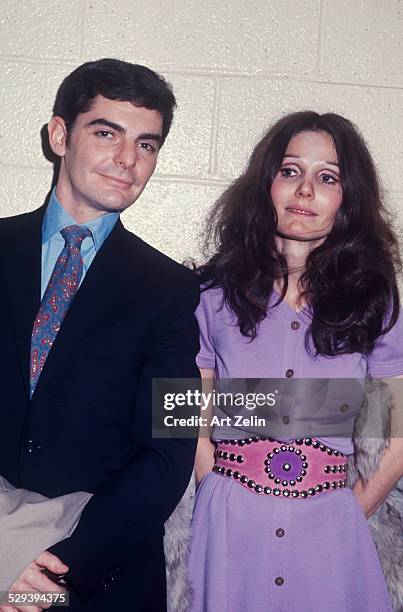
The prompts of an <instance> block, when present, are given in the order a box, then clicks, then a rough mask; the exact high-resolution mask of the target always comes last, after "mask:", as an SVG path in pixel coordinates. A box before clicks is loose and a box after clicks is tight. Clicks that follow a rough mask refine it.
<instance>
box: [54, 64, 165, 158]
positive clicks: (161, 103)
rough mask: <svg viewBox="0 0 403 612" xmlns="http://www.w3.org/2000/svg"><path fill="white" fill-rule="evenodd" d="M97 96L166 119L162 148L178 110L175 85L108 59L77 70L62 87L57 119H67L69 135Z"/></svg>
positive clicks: (57, 107) (55, 112) (129, 65)
mask: <svg viewBox="0 0 403 612" xmlns="http://www.w3.org/2000/svg"><path fill="white" fill-rule="evenodd" d="M96 96H103V97H104V98H108V99H109V100H121V101H122V102H131V103H132V104H134V105H135V106H144V107H145V108H149V109H151V110H156V111H158V112H159V113H161V115H162V134H161V146H162V144H163V143H164V141H165V138H166V137H167V135H168V132H169V129H170V127H171V123H172V118H173V112H174V109H175V106H176V100H175V96H174V94H173V92H172V87H171V85H170V84H169V83H168V82H167V81H165V79H164V77H162V76H161V75H159V74H157V73H156V72H154V71H153V70H150V68H146V67H145V66H140V65H139V64H130V63H129V62H122V61H121V60H117V59H109V58H104V59H100V60H96V61H94V62H87V63H85V64H82V65H81V66H79V67H78V68H76V69H75V70H74V71H73V72H72V73H71V74H69V75H68V76H67V77H66V78H65V79H64V81H63V82H62V84H61V85H60V87H59V89H58V92H57V94H56V100H55V104H54V107H53V115H57V116H59V117H62V119H64V122H65V124H66V127H67V130H68V132H69V131H71V129H72V127H73V125H74V122H75V120H76V118H77V115H79V114H80V113H86V112H87V111H89V110H90V108H91V105H92V103H93V101H94V99H95V98H96Z"/></svg>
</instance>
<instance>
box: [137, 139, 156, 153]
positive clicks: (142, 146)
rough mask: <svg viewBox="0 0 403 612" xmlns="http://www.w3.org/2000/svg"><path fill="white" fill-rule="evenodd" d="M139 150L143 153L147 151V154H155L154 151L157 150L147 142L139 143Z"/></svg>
mask: <svg viewBox="0 0 403 612" xmlns="http://www.w3.org/2000/svg"><path fill="white" fill-rule="evenodd" d="M139 148H140V149H142V150H143V151H147V152H148V153H155V151H156V150H157V149H156V147H155V146H154V145H152V144H150V143H149V142H140V143H139Z"/></svg>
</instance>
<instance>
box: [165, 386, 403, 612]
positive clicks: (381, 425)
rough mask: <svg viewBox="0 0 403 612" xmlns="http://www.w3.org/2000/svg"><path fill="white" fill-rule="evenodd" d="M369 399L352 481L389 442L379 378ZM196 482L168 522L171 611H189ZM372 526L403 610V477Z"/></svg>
mask: <svg viewBox="0 0 403 612" xmlns="http://www.w3.org/2000/svg"><path fill="white" fill-rule="evenodd" d="M366 397H367V399H366V401H365V402H364V405H363V407H362V410H361V413H360V417H359V418H358V419H357V422H356V427H355V435H354V445H355V454H354V455H353V456H352V457H351V458H350V461H349V484H350V486H353V485H354V483H355V481H356V480H357V478H358V477H361V478H362V480H363V481H364V482H367V481H368V479H369V478H370V477H371V475H372V474H373V473H374V472H375V471H376V469H377V467H378V465H379V461H380V459H381V457H382V454H383V452H384V450H385V448H386V447H387V446H388V444H389V436H390V410H391V406H392V402H391V397H390V394H389V392H388V390H387V388H386V386H385V385H384V384H383V383H381V382H380V381H375V380H368V383H367V394H366ZM194 490H195V487H194V480H193V479H192V481H191V483H190V484H189V486H188V489H187V491H186V493H185V495H184V497H183V499H182V500H181V502H180V503H179V505H178V507H177V508H176V510H175V512H174V513H173V514H172V516H171V517H170V519H169V520H168V521H167V523H166V525H165V531H166V535H165V542H164V544H165V556H166V562H167V589H168V612H187V611H188V610H189V607H190V602H191V588H190V585H189V583H188V582H187V577H186V560H187V552H188V548H189V540H190V520H191V515H192V509H193V502H194ZM369 526H370V529H371V532H372V536H373V538H374V541H375V545H376V547H377V550H378V554H379V558H380V560H381V565H382V568H383V571H384V574H385V577H386V582H387V586H388V589H389V593H390V597H391V599H392V604H393V609H394V612H403V478H401V479H400V480H399V482H397V484H396V486H395V487H394V489H392V491H391V492H390V493H389V495H388V497H387V498H386V499H385V501H384V502H383V504H382V505H381V506H380V508H378V510H377V511H376V512H375V513H374V514H373V515H372V516H371V518H370V519H369Z"/></svg>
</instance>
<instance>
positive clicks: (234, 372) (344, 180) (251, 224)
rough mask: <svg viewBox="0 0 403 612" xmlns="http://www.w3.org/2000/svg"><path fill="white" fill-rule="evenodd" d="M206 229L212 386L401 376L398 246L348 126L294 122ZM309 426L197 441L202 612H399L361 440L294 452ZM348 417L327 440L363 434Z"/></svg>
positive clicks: (306, 118)
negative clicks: (295, 433) (375, 530)
mask: <svg viewBox="0 0 403 612" xmlns="http://www.w3.org/2000/svg"><path fill="white" fill-rule="evenodd" d="M209 228H210V233H209V237H210V238H212V239H213V240H214V243H215V253H214V255H213V256H212V257H211V258H210V260H209V261H208V262H207V264H206V265H204V266H203V267H202V268H201V269H200V276H201V281H202V284H203V287H204V292H203V293H202V300H201V303H200V306H199V309H198V311H197V318H198V321H199V325H200V329H201V350H200V353H199V355H198V365H199V367H200V368H201V372H202V375H203V377H204V379H205V380H206V381H207V383H209V382H210V383H211V381H212V379H213V377H215V378H255V379H256V378H259V377H261V378H286V379H290V380H292V379H299V378H303V379H311V380H317V379H346V378H348V379H352V378H353V379H364V378H365V376H366V375H367V374H370V375H372V376H374V377H397V376H399V375H402V374H403V342H402V340H403V321H402V318H401V317H400V316H399V297H398V290H397V285H396V270H397V267H398V266H399V263H400V262H399V256H398V250H397V244H396V240H395V237H394V235H393V232H392V230H391V229H390V226H389V224H388V221H387V217H386V213H385V210H384V208H383V205H382V202H381V198H380V193H379V185H378V181H377V177H376V172H375V169H374V164H373V161H372V159H371V156H370V154H369V152H368V150H367V148H366V146H365V143H364V142H363V140H362V138H361V136H360V135H359V134H358V132H357V130H356V129H355V127H354V126H353V125H352V124H351V123H350V122H349V121H347V120H346V119H344V118H343V117H341V116H339V115H335V114H325V115H318V114H317V113H314V112H300V113H294V114H292V115H288V116H286V117H284V118H283V119H281V120H280V121H279V122H278V123H276V124H275V125H274V127H272V128H271V129H270V130H269V132H268V133H267V134H266V135H265V136H264V138H263V139H262V140H261V141H260V142H259V144H258V145H257V146H256V148H255V150H254V151H253V153H252V156H251V159H250V162H249V164H248V167H247V169H246V171H245V173H244V174H243V175H242V176H241V177H239V178H238V179H237V180H236V181H235V182H234V183H233V185H231V186H230V187H229V189H228V190H227V191H226V192H225V193H224V194H223V195H222V196H221V198H220V199H219V201H218V202H217V204H216V206H215V208H214V210H213V213H212V216H211V219H210V225H209ZM298 410H300V408H298ZM298 410H297V407H296V406H295V411H296V414H294V413H293V412H292V411H290V412H289V413H288V414H284V413H283V414H280V415H279V418H280V420H281V423H282V425H283V428H282V430H281V432H280V433H281V439H280V441H278V440H275V439H272V438H267V437H266V436H259V433H260V432H259V431H257V432H255V433H256V434H257V436H258V437H252V438H251V437H250V436H251V429H250V428H249V429H248V431H244V432H242V430H238V431H236V429H234V428H233V429H232V433H231V431H228V430H226V431H225V436H224V437H225V438H226V439H225V440H223V435H222V433H223V432H220V431H219V430H218V429H215V430H213V434H212V442H210V440H209V439H208V438H201V439H200V442H199V447H198V455H197V462H196V478H197V480H199V481H200V480H201V479H202V482H201V483H200V485H199V487H198V491H197V495H196V506H195V512H194V517H193V522H192V546H191V552H190V559H189V571H190V579H191V583H192V587H193V595H194V601H193V607H192V612H201V611H203V612H213V611H215V610H218V609H220V610H227V611H228V612H238V611H239V612H241V611H242V612H247V611H252V610H253V611H256V610H259V612H260V611H262V612H263V611H265V610H284V611H285V610H287V611H288V612H290V611H298V612H299V611H302V610H310V611H316V610H326V611H327V612H336V611H337V612H341V611H343V612H353V611H354V612H358V611H361V610H365V611H366V612H384V611H387V610H390V609H391V607H390V600H389V597H388V594H387V590H386V587H385V582H384V578H383V576H382V572H381V569H380V565H379V560H378V558H377V555H376V551H375V548H374V544H373V542H372V540H371V537H370V534H369V531H368V526H367V522H366V520H365V516H364V514H363V512H362V509H361V508H360V506H359V504H358V502H357V499H356V497H355V496H354V494H353V492H352V491H351V490H350V489H348V488H345V484H346V480H345V477H346V474H345V471H346V467H345V464H346V461H347V456H348V455H350V454H351V453H352V452H353V445H352V441H351V437H350V436H348V437H346V436H345V435H344V434H343V436H341V437H335V436H332V435H330V436H329V437H324V434H323V435H322V437H318V438H316V437H315V436H307V437H301V438H299V439H297V440H295V439H290V437H289V436H287V433H286V432H287V431H288V430H287V427H288V426H291V425H293V424H294V425H295V422H294V421H297V420H298V418H297V417H298V414H297V412H298ZM351 410H352V407H351V405H350V403H349V398H348V397H347V398H346V399H345V400H344V401H342V402H339V403H338V402H337V401H336V402H333V403H332V400H331V399H330V403H329V402H327V406H326V408H325V411H324V413H323V411H322V413H318V414H317V415H316V417H317V420H316V422H315V426H316V427H317V430H318V432H319V431H324V429H323V428H321V425H322V424H323V422H325V421H326V419H327V420H329V418H333V417H334V422H335V423H336V425H338V424H339V422H344V424H346V423H350V424H351V430H352V423H353V419H350V420H349V419H348V418H347V417H349V413H350V411H351ZM329 411H330V412H329ZM333 413H334V414H333ZM312 423H313V421H312V420H311V424H312ZM334 431H339V430H338V429H335V430H334ZM314 433H316V432H314ZM291 437H292V436H291ZM402 451H403V444H402V441H401V440H400V439H394V440H393V441H392V442H391V445H390V447H389V449H388V451H387V452H386V453H385V458H384V464H385V466H386V470H387V473H386V476H385V477H384V478H382V477H381V478H380V480H379V478H378V480H377V482H376V485H375V487H374V486H369V487H368V491H369V494H368V495H366V494H365V491H364V490H363V489H362V487H360V486H358V487H357V493H358V494H359V496H360V501H361V505H362V507H363V508H366V509H367V510H368V511H369V512H370V511H373V509H374V508H376V507H377V505H379V503H380V502H381V501H382V499H383V498H384V496H385V495H386V494H387V492H388V490H389V489H390V488H391V487H392V486H393V484H394V482H395V481H396V480H397V479H398V478H399V477H400V475H401V474H402V472H403V459H402V457H403V452H402ZM214 453H215V465H214ZM278 457H281V458H282V461H280V463H279V462H278ZM301 458H302V459H301ZM324 458H325V459H324ZM213 465H214V467H213ZM391 466H392V467H391ZM212 467H213V470H212ZM211 470H212V471H211ZM294 472H295V473H294ZM384 473H385V468H383V467H382V465H381V469H380V474H381V475H382V474H384ZM296 474H298V476H296ZM370 485H371V483H370Z"/></svg>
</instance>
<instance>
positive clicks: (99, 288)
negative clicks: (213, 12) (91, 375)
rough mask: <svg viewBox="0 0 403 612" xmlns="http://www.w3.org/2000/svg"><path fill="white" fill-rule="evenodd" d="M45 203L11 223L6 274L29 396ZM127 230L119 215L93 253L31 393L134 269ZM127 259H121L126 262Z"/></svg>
mask: <svg viewBox="0 0 403 612" xmlns="http://www.w3.org/2000/svg"><path fill="white" fill-rule="evenodd" d="M45 210H46V206H45V205H44V206H42V207H41V208H40V209H38V210H36V211H34V212H33V213H28V214H26V215H21V216H20V217H17V218H16V219H15V222H14V223H13V224H12V225H10V230H11V231H10V232H9V233H8V245H7V255H6V261H5V279H6V285H7V291H8V297H9V302H10V309H11V313H12V320H13V326H14V334H15V338H16V345H17V350H18V355H19V363H20V367H21V372H22V377H23V381H24V385H25V389H26V393H27V397H29V367H30V352H31V333H32V326H33V322H34V319H35V316H36V314H37V312H38V309H39V305H40V282H41V237H42V221H43V216H44V213H45ZM128 235H129V234H128V232H126V230H125V229H124V227H123V225H122V223H121V221H120V220H118V221H117V223H116V225H115V227H114V228H113V230H112V232H111V234H110V235H109V237H108V238H107V239H106V241H105V242H104V244H103V245H102V247H101V249H100V250H99V252H98V253H97V255H96V257H95V258H94V260H93V262H92V264H91V266H90V268H89V270H88V272H87V274H86V276H85V278H84V279H83V282H82V283H81V286H80V288H79V290H78V291H77V294H76V296H75V298H74V300H73V302H72V304H71V306H70V308H69V310H68V312H67V314H66V317H65V319H64V321H63V324H62V326H61V328H60V331H59V333H58V334H57V336H56V339H55V342H54V344H53V346H52V349H51V351H50V353H49V355H48V357H47V360H46V363H45V366H44V368H43V371H42V374H41V376H40V378H39V381H38V383H37V386H36V389H35V392H34V395H33V399H34V398H37V397H38V396H39V395H40V394H41V393H42V392H43V390H44V388H45V387H46V385H47V384H48V383H49V381H50V380H51V379H52V377H53V376H54V375H55V374H56V373H57V372H59V371H60V369H61V367H62V366H63V363H64V362H65V360H66V359H68V358H70V357H71V353H72V351H73V350H74V348H75V347H76V345H77V343H78V342H79V341H80V339H81V338H82V337H83V336H84V335H85V334H86V333H87V332H88V331H89V330H90V329H91V328H92V327H93V325H94V324H95V323H96V321H97V320H98V319H99V317H100V316H101V315H102V314H103V313H104V312H105V311H106V310H107V309H108V308H109V307H110V306H111V305H112V304H113V302H114V301H115V300H116V299H117V297H118V296H119V294H120V293H121V292H122V291H123V290H124V288H125V287H126V286H127V282H128V280H129V279H130V277H132V276H133V271H132V270H131V271H129V270H127V267H126V266H125V265H124V262H125V260H126V254H127V236H128ZM122 264H123V265H122Z"/></svg>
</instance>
